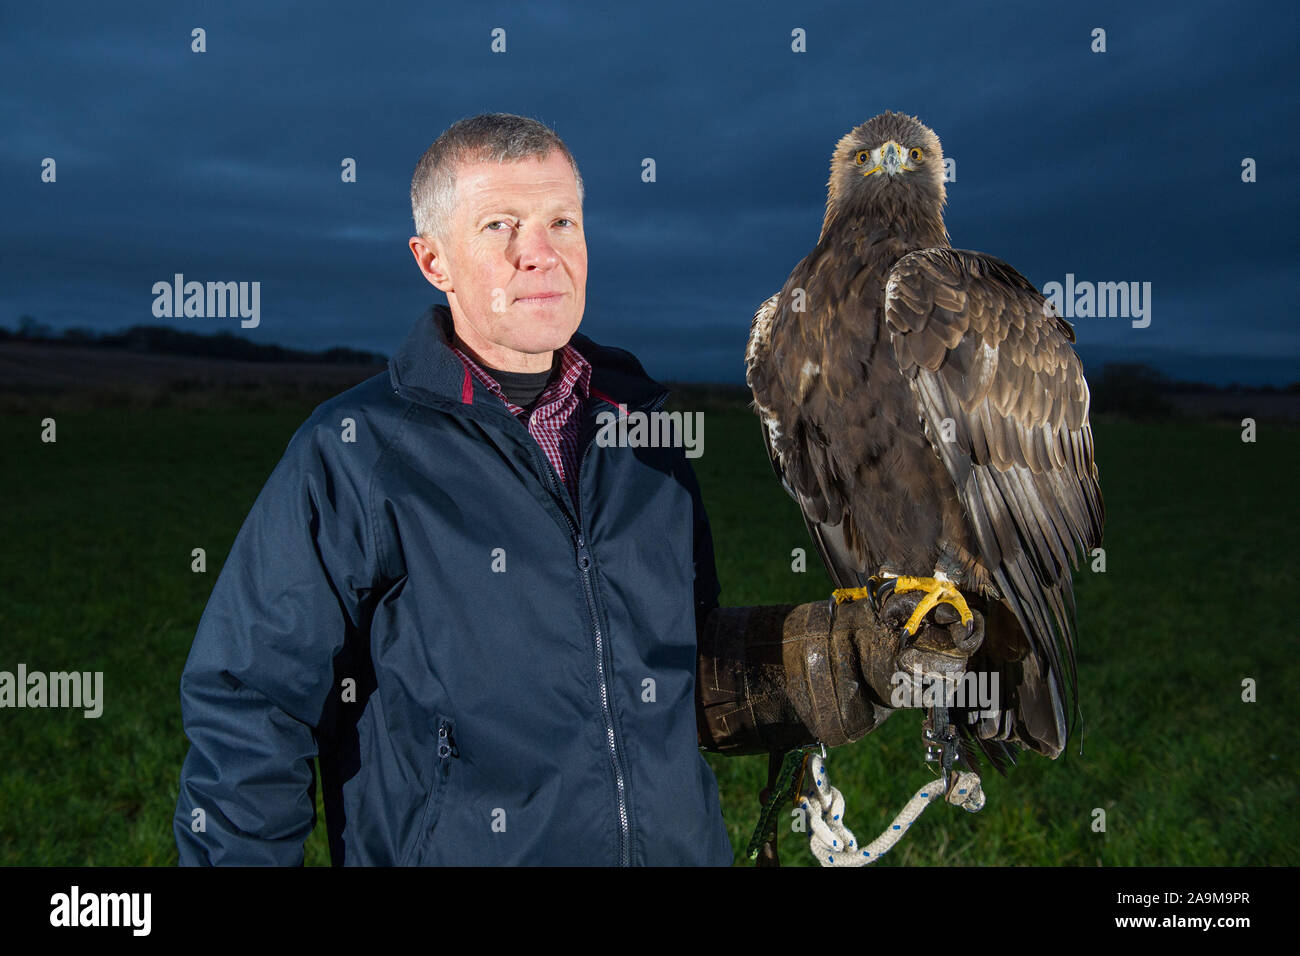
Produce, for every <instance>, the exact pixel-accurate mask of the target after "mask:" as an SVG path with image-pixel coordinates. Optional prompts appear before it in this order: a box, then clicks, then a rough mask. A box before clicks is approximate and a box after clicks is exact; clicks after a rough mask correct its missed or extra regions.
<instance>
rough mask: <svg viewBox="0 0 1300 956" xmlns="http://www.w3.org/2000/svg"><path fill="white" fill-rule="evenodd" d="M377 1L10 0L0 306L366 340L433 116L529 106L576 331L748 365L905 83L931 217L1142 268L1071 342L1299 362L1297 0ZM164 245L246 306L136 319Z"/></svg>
mask: <svg viewBox="0 0 1300 956" xmlns="http://www.w3.org/2000/svg"><path fill="white" fill-rule="evenodd" d="M398 6H399V5H397V4H392V5H389V4H383V3H352V2H348V3H328V2H326V3H276V4H261V3H223V4H215V3H213V4H187V3H177V2H169V3H162V2H156V3H154V2H139V3H131V4H128V5H118V4H105V3H93V4H69V3H62V2H57V0H55V2H40V3H26V4H9V5H7V6H6V8H5V10H4V12H3V14H0V122H2V128H3V137H0V180H2V184H0V195H3V214H2V215H0V324H3V325H7V326H9V327H11V328H12V327H15V326H16V323H17V319H18V316H19V315H22V314H30V315H33V316H35V317H36V318H37V319H39V320H40V321H43V322H47V323H48V324H50V325H52V326H54V327H55V328H56V329H60V328H63V327H66V326H73V325H80V326H87V327H91V328H95V329H101V330H108V329H116V328H122V327H125V326H128V325H131V324H135V323H156V322H159V321H167V322H171V323H173V324H175V325H177V326H180V327H184V328H189V329H194V330H198V331H219V330H229V331H233V332H236V333H241V334H245V335H248V336H249V337H250V338H253V339H255V340H258V341H263V342H278V343H282V344H286V345H292V346H298V347H305V348H318V347H327V346H330V345H351V346H355V347H359V348H367V349H373V350H377V351H382V352H385V353H390V352H391V351H392V349H393V348H395V347H396V345H397V344H398V343H399V342H400V341H401V339H402V337H403V336H404V335H405V334H406V332H407V330H408V329H409V327H410V325H411V323H412V322H413V321H414V319H415V318H416V316H417V315H418V314H419V312H420V311H421V310H422V309H423V308H424V307H425V306H426V305H427V304H428V303H429V302H430V301H434V300H437V299H438V298H439V293H437V292H436V291H435V290H433V289H432V288H431V287H430V286H428V285H427V284H426V283H425V281H424V280H423V279H422V278H421V276H420V275H419V273H418V271H417V270H416V267H415V264H414V262H413V260H412V258H411V255H410V252H409V250H408V249H407V247H406V240H407V237H408V236H409V235H410V234H411V231H412V225H411V219H410V206H409V200H408V198H407V195H408V189H409V184H410V176H411V171H412V168H413V166H414V164H415V162H416V160H417V159H418V158H419V156H420V154H421V153H422V152H423V150H424V149H425V148H426V147H427V146H428V145H429V143H430V142H432V141H433V139H435V138H436V137H437V135H438V134H439V133H440V132H441V131H442V130H443V129H445V128H446V127H447V126H448V125H449V124H450V123H451V122H453V121H455V120H456V119H458V118H460V117H463V116H467V115H472V114H475V113H480V112H485V111H503V112H513V113H523V114H527V115H530V116H534V117H537V118H539V119H541V120H543V121H545V122H547V123H549V124H551V125H552V126H553V127H555V129H556V130H557V131H558V132H559V134H560V135H561V136H562V137H563V138H564V139H565V141H566V142H567V143H568V144H569V146H570V147H571V149H572V150H573V151H574V153H575V155H576V157H577V160H578V163H579V165H580V167H581V169H582V173H583V177H584V180H585V183H586V188H587V201H586V208H585V216H586V231H587V242H588V249H589V256H590V275H589V280H588V290H587V311H586V316H585V318H584V320H583V331H585V332H587V333H588V334H589V335H591V336H592V337H593V338H595V339H597V340H598V341H603V342H607V343H609V344H614V345H621V346H623V347H626V348H630V349H632V350H633V351H635V352H636V353H637V354H638V355H639V356H640V357H641V359H642V361H643V363H644V364H645V365H646V367H647V369H648V370H649V371H650V373H651V374H652V375H654V376H656V377H658V378H661V379H696V380H718V381H741V380H743V367H742V365H743V363H742V355H743V348H744V341H745V335H746V333H747V330H748V324H749V319H750V316H751V315H752V313H753V309H754V307H755V306H756V305H757V303H759V302H760V301H762V300H763V299H764V298H765V297H767V296H768V295H769V294H771V293H772V292H774V291H776V290H777V289H778V288H779V287H780V286H781V285H782V283H783V282H784V280H785V278H786V276H787V275H788V274H789V272H790V270H791V269H792V268H793V266H794V265H795V264H796V263H797V262H798V260H799V259H800V258H801V257H802V256H803V255H804V254H805V253H806V252H807V251H808V250H809V249H810V248H811V246H812V245H813V243H814V242H815V240H816V237H817V233H818V229H819V226H820V223H821V214H822V209H823V206H824V203H825V183H826V175H827V164H828V160H829V156H830V151H831V149H832V147H833V146H834V144H835V142H836V140H837V139H838V138H839V137H840V136H841V135H842V134H843V133H844V132H846V131H847V130H848V129H850V128H851V127H853V126H855V125H857V124H859V123H861V122H863V121H864V120H866V119H868V118H869V117H871V116H872V115H874V114H876V113H878V112H881V111H882V110H885V109H898V110H903V111H906V112H909V113H914V114H916V115H918V116H919V117H920V118H921V119H922V120H923V121H924V122H925V123H927V124H928V125H929V126H931V127H932V128H933V129H934V130H935V131H936V132H937V133H938V134H939V136H940V138H941V140H942V141H943V145H944V149H945V152H946V153H947V154H948V155H949V156H952V157H953V158H954V159H955V160H956V164H957V181H956V182H955V183H951V184H950V185H949V204H948V218H947V221H948V227H949V230H950V232H951V234H952V239H953V244H954V245H956V246H959V247H963V248H973V249H979V250H981V251H985V252H989V253H992V254H994V255H997V256H1000V257H1002V258H1004V259H1006V260H1008V261H1009V262H1011V263H1012V264H1013V265H1015V266H1016V267H1017V268H1018V269H1019V270H1020V271H1021V272H1023V273H1024V274H1025V275H1026V276H1028V277H1029V279H1030V280H1031V281H1033V282H1034V283H1035V284H1036V285H1037V286H1039V287H1040V288H1042V287H1043V286H1044V285H1045V284H1046V283H1048V282H1052V281H1058V282H1063V281H1064V279H1065V276H1066V274H1067V273H1073V274H1074V275H1075V277H1076V279H1077V280H1087V281H1094V282H1101V281H1108V282H1118V281H1124V282H1150V283H1151V290H1152V301H1151V324H1150V326H1149V327H1147V328H1143V329H1136V328H1133V327H1132V324H1131V322H1130V321H1129V320H1128V319H1125V318H1079V319H1077V320H1076V323H1075V324H1076V329H1077V331H1078V336H1079V342H1080V351H1081V353H1082V354H1083V355H1084V357H1085V360H1086V361H1088V362H1089V364H1090V365H1092V364H1093V362H1094V361H1099V360H1100V359H1099V358H1098V357H1101V358H1107V359H1114V358H1125V357H1131V358H1137V359H1140V360H1146V361H1154V362H1157V363H1158V364H1161V365H1162V366H1163V367H1165V368H1167V369H1169V370H1171V371H1173V372H1175V373H1183V374H1193V375H1195V376H1197V377H1200V378H1203V379H1214V380H1220V381H1226V380H1228V379H1230V378H1235V379H1239V380H1243V381H1245V380H1255V381H1272V382H1276V383H1284V382H1287V381H1292V380H1295V379H1300V363H1298V362H1297V356H1298V355H1300V316H1297V310H1296V308H1295V306H1294V304H1293V303H1294V301H1295V292H1294V287H1295V279H1296V274H1297V273H1296V267H1295V256H1296V251H1297V250H1296V241H1295V239H1296V233H1295V225H1294V224H1295V223H1296V221H1297V212H1298V211H1300V210H1298V209H1297V205H1298V202H1297V196H1298V190H1297V174H1298V173H1300V164H1298V162H1297V161H1298V160H1300V122H1298V121H1300V115H1297V114H1298V113H1300V108H1298V105H1297V104H1298V102H1300V97H1298V96H1297V88H1296V87H1297V83H1296V79H1297V73H1298V72H1300V71H1297V54H1296V48H1297V39H1298V37H1297V13H1296V5H1295V4H1293V3H1276V4H1259V3H1208V2H1185V3H1179V4H1141V3H1118V2H1117V3H1103V4H1087V5H1075V6H1073V7H1072V8H1071V9H1070V10H1068V12H1067V11H1066V10H1064V9H1062V8H1061V7H1060V5H1056V4H1045V3H1041V2H1023V3H998V4H988V5H985V4H976V3H966V2H963V3H951V4H949V3H943V2H936V0H931V2H924V3H922V2H908V0H904V2H899V3H826V4H807V3H764V2H752V0H751V2H744V3H725V4H724V3H717V4H714V3H701V2H698V0H696V2H690V3H677V2H655V3H652V4H627V5H615V4H608V5H607V4H595V3H592V4H576V3H575V4H564V3H555V2H547V3H514V4H491V3H474V4H470V3H456V4H445V3H424V4H412V5H404V6H405V8H406V9H405V10H403V11H401V12H399V11H398V10H397V9H396V8H397V7H398ZM194 27H202V28H203V29H205V30H206V33H207V52H206V53H202V54H198V53H193V52H191V50H190V43H191V40H190V31H191V30H192V29H193V28H194ZM495 27H501V28H503V29H504V30H505V31H506V52H505V53H501V54H494V53H492V52H491V50H490V41H491V36H490V34H491V31H492V30H493V28H495ZM1096 27H1101V28H1104V29H1105V31H1106V47H1107V49H1106V52H1105V53H1094V52H1092V50H1091V45H1092V37H1091V34H1092V30H1093V29H1094V28H1096ZM795 28H802V29H803V30H804V31H806V36H807V52H805V53H796V52H792V50H791V31H792V30H794V29H795ZM45 157H52V158H54V159H55V160H56V162H57V175H58V178H57V182H56V183H53V184H48V183H42V182H41V163H42V160H43V159H44V158H45ZM343 157H355V158H356V160H357V167H358V182H356V183H355V184H345V183H342V182H340V177H339V169H340V166H339V164H340V161H341V160H342V158H343ZM644 157H653V158H654V159H655V161H656V163H657V177H658V181H657V182H654V183H643V182H642V181H641V161H642V159H643V158H644ZM1245 157H1252V158H1254V159H1255V160H1256V162H1257V165H1258V181H1257V182H1255V183H1251V184H1247V183H1243V182H1242V180H1241V163H1242V160H1243V158H1245ZM177 272H180V273H183V274H184V275H185V276H186V277H187V279H198V280H201V281H206V280H236V281H254V280H255V281H260V282H261V289H262V300H261V308H262V319H261V325H260V326H259V327H258V328H256V329H251V330H247V331H241V329H240V328H239V323H238V320H237V319H216V318H205V319H196V318H190V319H171V320H158V319H155V318H154V317H153V315H152V312H151V308H152V304H153V295H152V293H151V291H150V290H151V287H152V285H153V283H155V282H157V281H160V280H169V279H170V278H171V277H172V275H173V274H174V273H177Z"/></svg>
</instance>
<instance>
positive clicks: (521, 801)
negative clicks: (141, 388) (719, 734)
mask: <svg viewBox="0 0 1300 956" xmlns="http://www.w3.org/2000/svg"><path fill="white" fill-rule="evenodd" d="M449 322H450V313H449V312H448V310H447V309H446V307H445V306H439V307H436V308H435V309H431V310H429V311H427V312H425V314H424V315H423V316H421V318H420V320H419V321H418V322H417V323H416V325H415V327H414V329H413V330H412V332H411V334H410V335H409V336H408V338H407V339H406V341H405V342H404V343H403V345H402V346H401V348H400V350H399V351H398V352H397V354H396V355H394V357H393V358H392V360H391V361H390V363H389V370H388V372H386V373H383V374H380V375H377V376H375V377H374V378H371V379H369V380H367V381H365V382H363V383H361V384H360V385H358V386H356V387H355V388H352V389H350V390H348V391H346V392H344V393H343V394H341V395H338V396H336V397H335V398H332V399H330V400H329V401H327V402H325V403H323V404H321V405H320V406H319V407H318V408H316V410H315V411H314V412H313V413H312V415H311V417H310V418H308V420H307V421H306V422H305V423H304V424H303V425H302V426H301V427H300V428H299V429H298V431H297V432H296V433H295V434H294V436H293V438H292V440H291V441H290V442H289V445H288V447H287V449H286V451H285V454H284V457H283V458H282V459H281V461H280V462H279V464H278V465H277V466H276V468H275V470H274V472H273V473H272V474H271V476H270V478H269V479H268V480H267V483H266V485H265V487H264V488H263V489H262V491H261V493H260V494H259V496H258V498H257V500H256V502H255V503H254V505H253V508H252V511H251V512H250V513H249V515H248V517H247V519H246V520H245V522H244V525H243V527H242V528H241V529H240V531H239V534H238V536H237V537H236V539H235V543H234V546H233V548H232V550H231V553H230V556H229V557H228V559H227V560H226V563H225V566H224V567H223V568H222V571H221V574H220V576H219V577H218V579H217V581H216V584H215V586H214V587H213V590H212V595H211V597H210V599H209V601H208V604H207V607H206V609H205V610H204V613H203V616H202V619H201V620H200V623H199V628H198V632H197V634H196V636H195V639H194V646H193V649H192V650H191V652H190V656H189V659H188V661H187V663H186V665H185V671H184V674H183V676H182V678H181V708H182V714H183V717H184V722H185V732H186V735H187V736H188V737H189V740H190V743H191V748H190V751H189V754H188V756H187V758H186V760H185V764H184V767H183V769H182V771H181V781H180V796H179V799H178V801H177V807H176V818H175V822H174V829H175V834H176V842H177V846H178V849H179V851H180V862H181V863H182V864H209V863H210V864H283V865H293V864H300V863H301V862H302V860H303V841H304V840H305V839H306V837H307V835H308V833H309V832H310V831H311V829H312V827H313V825H314V824H315V808H314V802H313V801H314V786H315V777H314V773H313V766H312V763H313V758H317V757H318V758H319V766H320V781H321V786H322V787H323V793H322V797H323V803H324V806H325V810H326V814H325V815H326V826H327V829H328V833H329V842H330V851H331V856H332V859H333V862H334V864H335V865H342V864H350V865H373V864H409V865H436V864H469V865H478V864H484V865H495V864H548V865H550V864H560V865H563V864H578V865H582V864H599V865H617V864H624V865H627V864H648V865H661V864H688V865H689V864H708V865H729V864H730V863H731V861H732V851H731V845H730V842H729V841H728V838H727V833H726V829H725V826H724V823H723V819H722V814H721V811H720V808H719V804H718V789H717V781H716V780H715V778H714V775H713V772H712V770H711V769H710V768H709V766H708V764H707V763H706V762H705V760H704V757H703V755H702V754H701V753H700V751H699V748H698V741H697V736H696V734H697V724H696V709H695V661H696V630H695V621H696V615H697V613H700V612H703V611H707V609H708V608H710V607H713V606H716V604H717V599H718V582H717V575H716V571H715V568H714V561H713V548H712V542H711V539H710V536H709V529H708V522H707V519H706V517H705V513H704V509H703V505H702V503H701V501H700V495H699V489H698V486H697V484H696V481H695V477H694V475H693V473H692V471H691V468H690V465H689V463H688V461H687V460H686V458H685V455H684V452H683V450H682V449H680V448H676V449H672V448H667V449H665V448H620V447H602V446H601V444H600V443H598V442H595V441H593V437H594V434H595V431H596V428H597V418H596V416H597V415H598V414H599V413H600V412H602V411H604V412H609V411H616V406H615V404H614V403H622V404H624V405H625V406H626V407H627V410H628V411H629V412H631V411H637V410H642V411H650V410H655V409H658V408H659V407H661V406H662V404H663V402H664V399H665V398H666V397H667V391H666V390H665V389H664V388H663V387H662V386H660V385H658V384H657V383H656V382H654V381H652V380H651V379H650V378H648V377H647V376H646V374H645V372H644V370H643V369H642V368H641V365H640V364H639V363H638V362H637V360H636V359H635V358H634V357H633V356H632V355H630V354H629V353H627V352H624V351H622V350H620V349H613V348H605V347H602V346H599V345H596V344H595V343H593V342H592V341H591V340H589V339H588V338H586V337H585V336H583V335H575V336H574V337H573V339H572V344H573V346H574V347H575V348H577V349H578V351H580V352H581V353H582V354H583V356H584V357H585V358H586V359H587V361H588V362H590V363H591V365H592V367H593V369H592V378H591V386H592V392H593V397H592V399H591V400H589V401H588V402H587V404H586V406H585V408H584V424H583V436H582V446H581V447H582V451H581V452H580V455H581V465H580V468H579V482H580V496H579V497H580V502H579V504H580V507H579V508H578V509H577V513H575V508H574V506H573V502H572V500H571V499H570V497H569V496H568V494H567V493H566V492H565V491H564V490H563V488H562V486H561V484H560V481H559V479H558V477H557V476H556V474H555V471H554V469H553V468H552V467H551V465H550V463H549V462H548V461H547V460H546V457H545V455H544V454H543V453H542V451H541V450H540V449H539V448H538V446H537V443H536V442H535V441H534V440H533V438H532V437H531V436H530V435H529V434H528V431H527V429H526V428H525V427H524V425H523V424H522V423H520V422H519V421H518V420H517V419H515V418H514V417H513V416H512V415H511V414H510V413H509V411H508V410H507V409H506V408H505V406H504V405H503V404H502V403H501V401H500V400H499V399H497V398H496V397H495V396H493V395H492V394H491V393H490V392H487V391H486V390H484V389H483V387H482V386H481V385H480V384H479V383H478V382H477V381H476V380H474V379H473V378H472V377H471V376H469V375H467V374H466V372H465V370H464V367H463V365H462V364H461V362H460V361H459V360H458V359H457V358H456V356H455V355H454V354H453V353H452V352H451V350H450V349H449V348H448V347H447V344H446V341H447V329H448V327H449ZM348 439H351V440H348ZM502 567H504V570H501V569H502ZM195 810H202V811H203V812H202V814H198V813H195V812H194V811H195ZM200 825H201V826H200Z"/></svg>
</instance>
